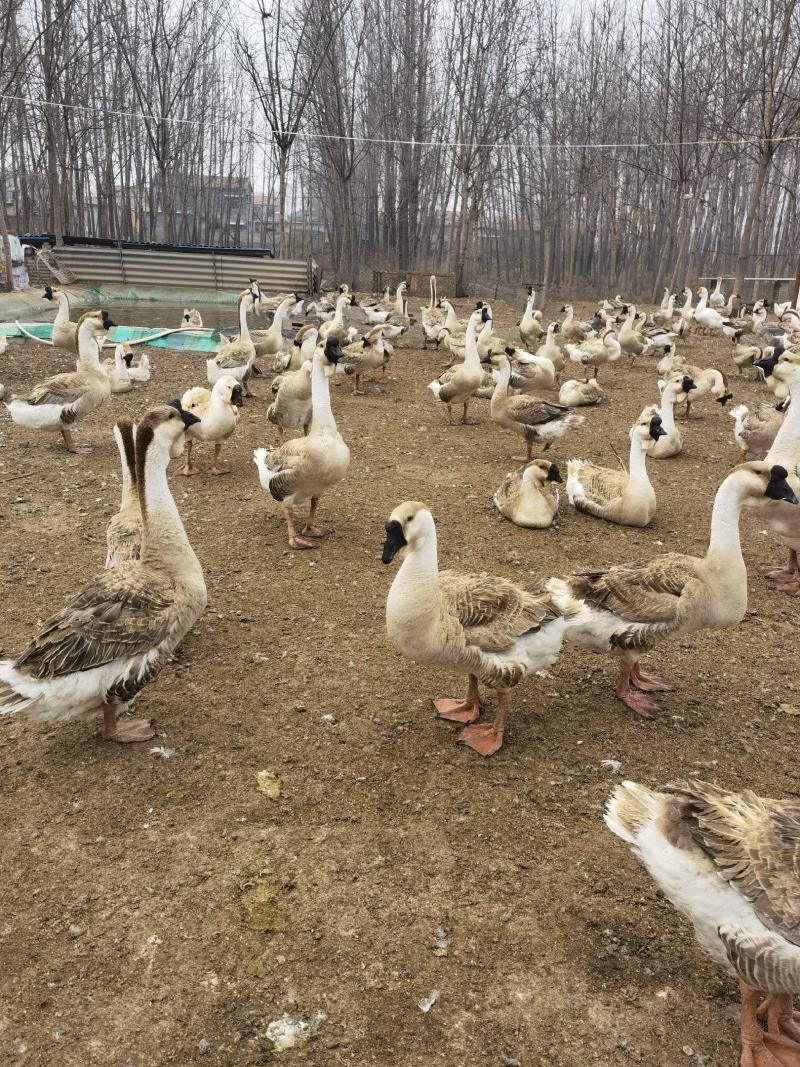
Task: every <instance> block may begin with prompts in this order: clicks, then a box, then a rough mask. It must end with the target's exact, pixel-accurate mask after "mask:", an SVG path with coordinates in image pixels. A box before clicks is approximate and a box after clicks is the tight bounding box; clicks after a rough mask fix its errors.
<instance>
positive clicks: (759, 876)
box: [605, 781, 800, 1067]
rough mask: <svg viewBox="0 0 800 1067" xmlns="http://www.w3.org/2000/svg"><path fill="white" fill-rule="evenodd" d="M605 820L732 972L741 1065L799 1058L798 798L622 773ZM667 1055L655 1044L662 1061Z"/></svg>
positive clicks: (764, 1066)
mask: <svg viewBox="0 0 800 1067" xmlns="http://www.w3.org/2000/svg"><path fill="white" fill-rule="evenodd" d="M605 820H606V823H607V825H608V827H609V829H610V830H611V831H612V832H613V833H615V834H616V835H617V837H621V838H622V840H623V841H627V842H628V844H630V845H631V846H632V847H633V851H634V852H635V853H636V855H637V857H638V858H639V859H640V860H641V861H642V863H643V864H644V865H645V867H646V868H647V870H648V871H649V873H650V876H651V877H652V878H653V880H654V881H655V883H656V885H657V886H658V887H659V889H660V890H661V892H662V893H663V894H664V896H665V897H666V898H667V899H668V900H669V901H671V902H672V904H673V905H674V906H675V907H676V908H677V909H678V911H680V912H682V913H683V914H684V915H686V917H687V918H688V919H689V920H690V921H691V922H692V925H693V926H694V934H695V938H696V939H697V941H698V943H699V945H700V947H701V948H702V949H703V950H704V952H706V953H707V954H708V955H709V956H710V957H711V958H712V959H713V960H714V962H715V963H717V964H718V965H719V966H720V967H723V968H724V969H725V970H726V971H727V972H728V973H729V974H732V975H734V976H735V977H736V978H738V980H739V993H740V997H741V1016H740V1024H739V1026H740V1035H741V1044H742V1055H741V1060H740V1063H741V1067H781V1065H786V1064H797V1063H799V1062H800V1027H799V1026H798V1023H797V1016H796V1015H795V1014H794V1012H793V1007H792V995H793V994H794V993H796V992H797V991H798V989H800V948H798V945H797V942H798V934H797V929H798V924H800V884H799V883H798V877H797V847H798V827H800V802H798V800H797V799H796V798H794V797H793V798H791V799H790V800H768V799H765V798H762V797H757V796H756V795H755V793H752V792H750V791H749V790H747V791H746V792H744V793H731V792H728V791H727V790H725V789H721V788H720V787H719V786H716V785H709V784H707V783H705V782H698V781H693V782H687V783H685V784H681V785H669V786H667V787H666V788H665V789H659V790H656V789H648V788H647V787H645V786H642V785H637V784H636V783H635V782H623V783H622V785H620V786H617V788H616V789H615V791H614V794H613V796H612V797H611V799H610V800H609V802H608V806H607V808H606V813H605ZM765 997H766V999H764V998H765ZM762 1001H763V1003H762ZM759 1005H760V1006H759ZM762 1024H763V1025H762ZM676 1055H677V1054H676V1053H672V1052H666V1050H665V1052H664V1054H663V1056H662V1059H663V1062H667V1061H668V1060H669V1061H670V1062H675V1060H676Z"/></svg>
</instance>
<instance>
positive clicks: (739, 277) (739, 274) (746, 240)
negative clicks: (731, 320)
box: [734, 154, 770, 300]
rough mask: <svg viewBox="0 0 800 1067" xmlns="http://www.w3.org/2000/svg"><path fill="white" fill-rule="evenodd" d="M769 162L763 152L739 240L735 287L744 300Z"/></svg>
mask: <svg viewBox="0 0 800 1067" xmlns="http://www.w3.org/2000/svg"><path fill="white" fill-rule="evenodd" d="M769 163H770V159H769V156H767V155H765V154H762V155H761V156H760V157H759V160H758V172H757V173H756V180H755V182H754V183H753V188H752V191H751V193H750V203H749V204H748V205H747V215H746V216H745V220H744V229H743V230H742V239H741V241H740V242H739V255H738V257H737V259H736V282H735V285H734V289H735V291H736V292H737V293H738V294H739V296H740V297H741V298H742V300H745V299H747V296H749V294H745V289H744V276H745V272H746V270H747V263H748V260H749V259H750V246H751V244H752V240H753V227H754V226H755V222H756V215H757V213H758V208H759V204H760V202H761V194H762V192H763V191H764V183H765V181H766V180H767V171H768V170H769Z"/></svg>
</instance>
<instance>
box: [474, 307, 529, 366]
mask: <svg viewBox="0 0 800 1067" xmlns="http://www.w3.org/2000/svg"><path fill="white" fill-rule="evenodd" d="M484 310H485V312H486V318H485V320H484V325H483V329H482V330H481V332H480V334H479V335H478V342H477V344H478V355H479V356H480V358H481V359H484V358H485V357H486V356H490V355H492V353H493V352H500V351H501V350H502V349H504V348H511V349H512V350H514V351H516V348H515V346H514V345H511V344H510V343H509V342H508V341H506V340H505V338H503V337H498V336H497V334H496V333H495V332H494V315H493V314H492V306H491V304H484ZM520 351H521V350H520Z"/></svg>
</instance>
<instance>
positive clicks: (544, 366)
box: [502, 345, 556, 393]
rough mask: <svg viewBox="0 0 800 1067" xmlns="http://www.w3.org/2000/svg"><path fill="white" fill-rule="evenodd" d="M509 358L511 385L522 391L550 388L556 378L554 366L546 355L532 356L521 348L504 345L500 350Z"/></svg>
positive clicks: (528, 391)
mask: <svg viewBox="0 0 800 1067" xmlns="http://www.w3.org/2000/svg"><path fill="white" fill-rule="evenodd" d="M502 351H503V352H505V354H506V355H507V356H508V358H509V359H510V360H511V385H512V386H513V387H514V389H519V391H520V392H522V393H530V392H532V391H533V390H534V389H550V388H552V386H553V383H554V382H555V378H556V368H555V366H554V364H553V361H552V360H551V359H548V358H547V356H534V355H532V353H530V352H523V351H522V349H521V348H515V347H514V346H513V345H506V347H505V348H504V349H503V350H502Z"/></svg>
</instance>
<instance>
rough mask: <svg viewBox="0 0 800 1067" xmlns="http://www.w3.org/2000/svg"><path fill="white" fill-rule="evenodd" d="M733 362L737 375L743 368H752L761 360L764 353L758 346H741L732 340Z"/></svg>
mask: <svg viewBox="0 0 800 1067" xmlns="http://www.w3.org/2000/svg"><path fill="white" fill-rule="evenodd" d="M732 343H733V362H734V363H735V364H736V367H737V369H738V371H739V374H741V373H742V371H743V370H744V369H745V367H752V366H753V364H754V363H755V361H756V360H757V359H761V358H762V357H763V355H764V353H763V352H762V351H761V349H760V348H759V346H758V345H742V344H739V342H738V341H737V340H736V339H734V340H733V342H732Z"/></svg>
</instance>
